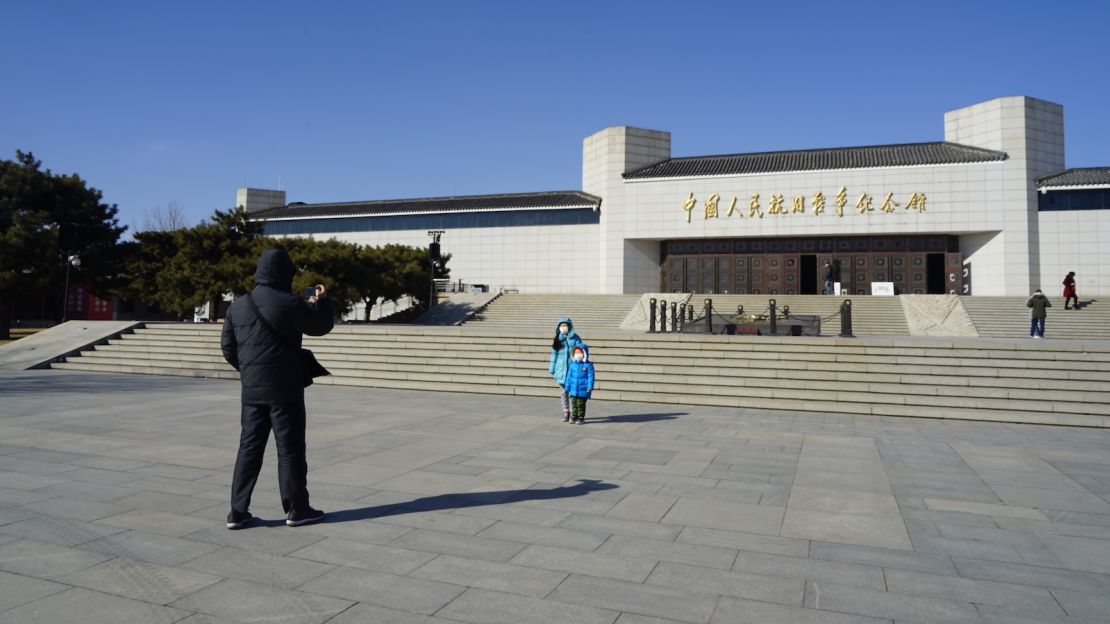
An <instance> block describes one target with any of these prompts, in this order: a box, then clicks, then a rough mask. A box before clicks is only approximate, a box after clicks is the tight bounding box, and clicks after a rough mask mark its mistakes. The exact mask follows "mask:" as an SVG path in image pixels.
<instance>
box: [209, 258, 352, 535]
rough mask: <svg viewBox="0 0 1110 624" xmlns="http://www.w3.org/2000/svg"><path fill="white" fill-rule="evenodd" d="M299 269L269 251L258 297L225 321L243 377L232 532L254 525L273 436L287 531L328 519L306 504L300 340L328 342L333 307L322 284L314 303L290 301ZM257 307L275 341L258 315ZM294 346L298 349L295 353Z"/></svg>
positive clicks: (262, 262)
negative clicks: (255, 497)
mask: <svg viewBox="0 0 1110 624" xmlns="http://www.w3.org/2000/svg"><path fill="white" fill-rule="evenodd" d="M294 273H296V267H295V266H294V265H293V260H292V259H290V258H289V254H288V253H286V252H285V250H284V249H267V250H265V251H263V252H262V255H261V256H260V257H259V258H258V270H257V271H256V273H255V275H254V284H255V287H254V290H252V291H251V292H250V294H248V295H245V296H243V297H239V298H238V299H236V300H235V301H234V302H232V304H231V307H229V308H228V310H227V316H226V318H225V319H224V327H223V332H222V334H221V336H220V345H221V347H222V348H223V353H224V359H226V360H227V362H228V364H231V365H232V366H233V367H235V370H237V371H239V381H240V384H241V385H242V405H243V407H242V416H241V422H242V432H241V434H240V438H239V454H238V456H237V457H236V458H235V474H234V476H233V477H232V481H231V512H230V513H229V514H228V515H227V528H229V529H239V528H242V527H243V526H245V525H246V524H247V523H249V522H250V521H251V520H252V518H253V516H252V515H251V513H250V504H251V494H252V493H253V492H254V485H255V483H256V482H257V481H258V473H259V471H261V470H262V456H263V454H264V453H265V451H266V442H267V440H268V439H269V437H270V430H271V429H272V430H273V432H274V442H275V443H276V444H277V452H278V488H279V489H280V491H281V506H282V509H284V510H285V514H286V520H285V523H286V524H287V525H289V526H300V525H302V524H310V523H312V522H318V521H320V520H322V519H323V518H324V512H322V511H319V510H317V509H313V508H312V507H311V506H309V504H308V463H307V462H306V460H305V406H304V383H303V381H302V370H301V369H302V364H301V353H300V345H301V334H308V335H309V336H323V335H324V334H327V333H328V332H330V331H331V329H332V326H333V324H334V322H335V321H334V319H333V313H332V306H331V302H330V301H328V298H327V289H326V288H325V287H324V285H323V284H318V285H317V286H316V293H315V296H314V297H311V298H309V299H307V300H306V299H303V298H301V297H299V296H297V295H294V294H292V292H291V290H292V287H293V275H294ZM248 297H249V298H251V299H253V300H254V303H255V305H256V306H257V308H258V312H259V313H261V314H262V315H263V316H264V317H265V318H266V321H267V322H268V323H269V324H270V325H271V326H272V327H273V329H274V330H276V331H278V332H281V335H282V338H279V337H278V336H275V335H274V332H273V331H271V330H270V328H267V327H266V326H265V325H264V324H263V323H262V322H261V321H260V320H259V319H258V316H257V315H256V314H255V310H254V309H252V307H251V305H250V302H249V301H248ZM294 346H296V348H294Z"/></svg>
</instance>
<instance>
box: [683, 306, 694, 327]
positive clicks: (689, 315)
mask: <svg viewBox="0 0 1110 624" xmlns="http://www.w3.org/2000/svg"><path fill="white" fill-rule="evenodd" d="M685 307H686V320H687V321H689V322H691V323H692V322H694V304H692V303H691V304H688V305H686V306H685Z"/></svg>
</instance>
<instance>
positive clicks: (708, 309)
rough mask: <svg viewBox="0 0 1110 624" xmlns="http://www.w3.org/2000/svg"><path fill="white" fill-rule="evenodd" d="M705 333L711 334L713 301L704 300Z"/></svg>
mask: <svg viewBox="0 0 1110 624" xmlns="http://www.w3.org/2000/svg"><path fill="white" fill-rule="evenodd" d="M705 333H707V334H712V333H713V300H712V299H706V300H705Z"/></svg>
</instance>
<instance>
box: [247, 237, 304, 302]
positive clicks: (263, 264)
mask: <svg viewBox="0 0 1110 624" xmlns="http://www.w3.org/2000/svg"><path fill="white" fill-rule="evenodd" d="M296 272H297V267H295V266H293V259H292V258H290V257H289V254H288V253H286V251H285V250H284V249H275V248H270V249H267V250H265V251H263V252H262V255H261V256H259V257H258V270H257V271H255V272H254V284H255V286H269V287H270V288H276V289H278V290H281V291H284V292H291V291H292V290H293V274H294V273H296Z"/></svg>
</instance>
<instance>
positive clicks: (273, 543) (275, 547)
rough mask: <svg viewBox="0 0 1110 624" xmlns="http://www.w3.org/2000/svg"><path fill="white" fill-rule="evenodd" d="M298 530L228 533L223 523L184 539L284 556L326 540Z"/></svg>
mask: <svg viewBox="0 0 1110 624" xmlns="http://www.w3.org/2000/svg"><path fill="white" fill-rule="evenodd" d="M225 513H226V512H225ZM299 529H300V527H297V528H292V527H287V526H285V525H284V524H282V525H279V526H253V527H248V528H246V529H244V530H240V531H228V530H227V528H226V527H225V526H224V522H223V521H221V522H220V524H219V525H217V526H213V527H211V528H208V529H203V530H200V531H197V532H195V533H189V534H188V535H185V536H183V538H184V540H185V541H189V542H195V543H198V544H203V543H208V544H213V545H218V546H233V547H236V548H246V549H247V550H257V551H261V552H267V553H270V554H274V555H285V554H288V553H291V552H293V551H294V550H300V549H301V548H304V547H305V546H308V545H309V544H312V543H315V542H318V541H320V540H322V539H324V536H323V535H319V534H314V533H312V532H310V531H301V530H299ZM197 550H201V547H200V546H198V548H197ZM211 550H215V548H211V549H208V550H202V551H201V552H200V554H204V553H205V552H210V551H211Z"/></svg>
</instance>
